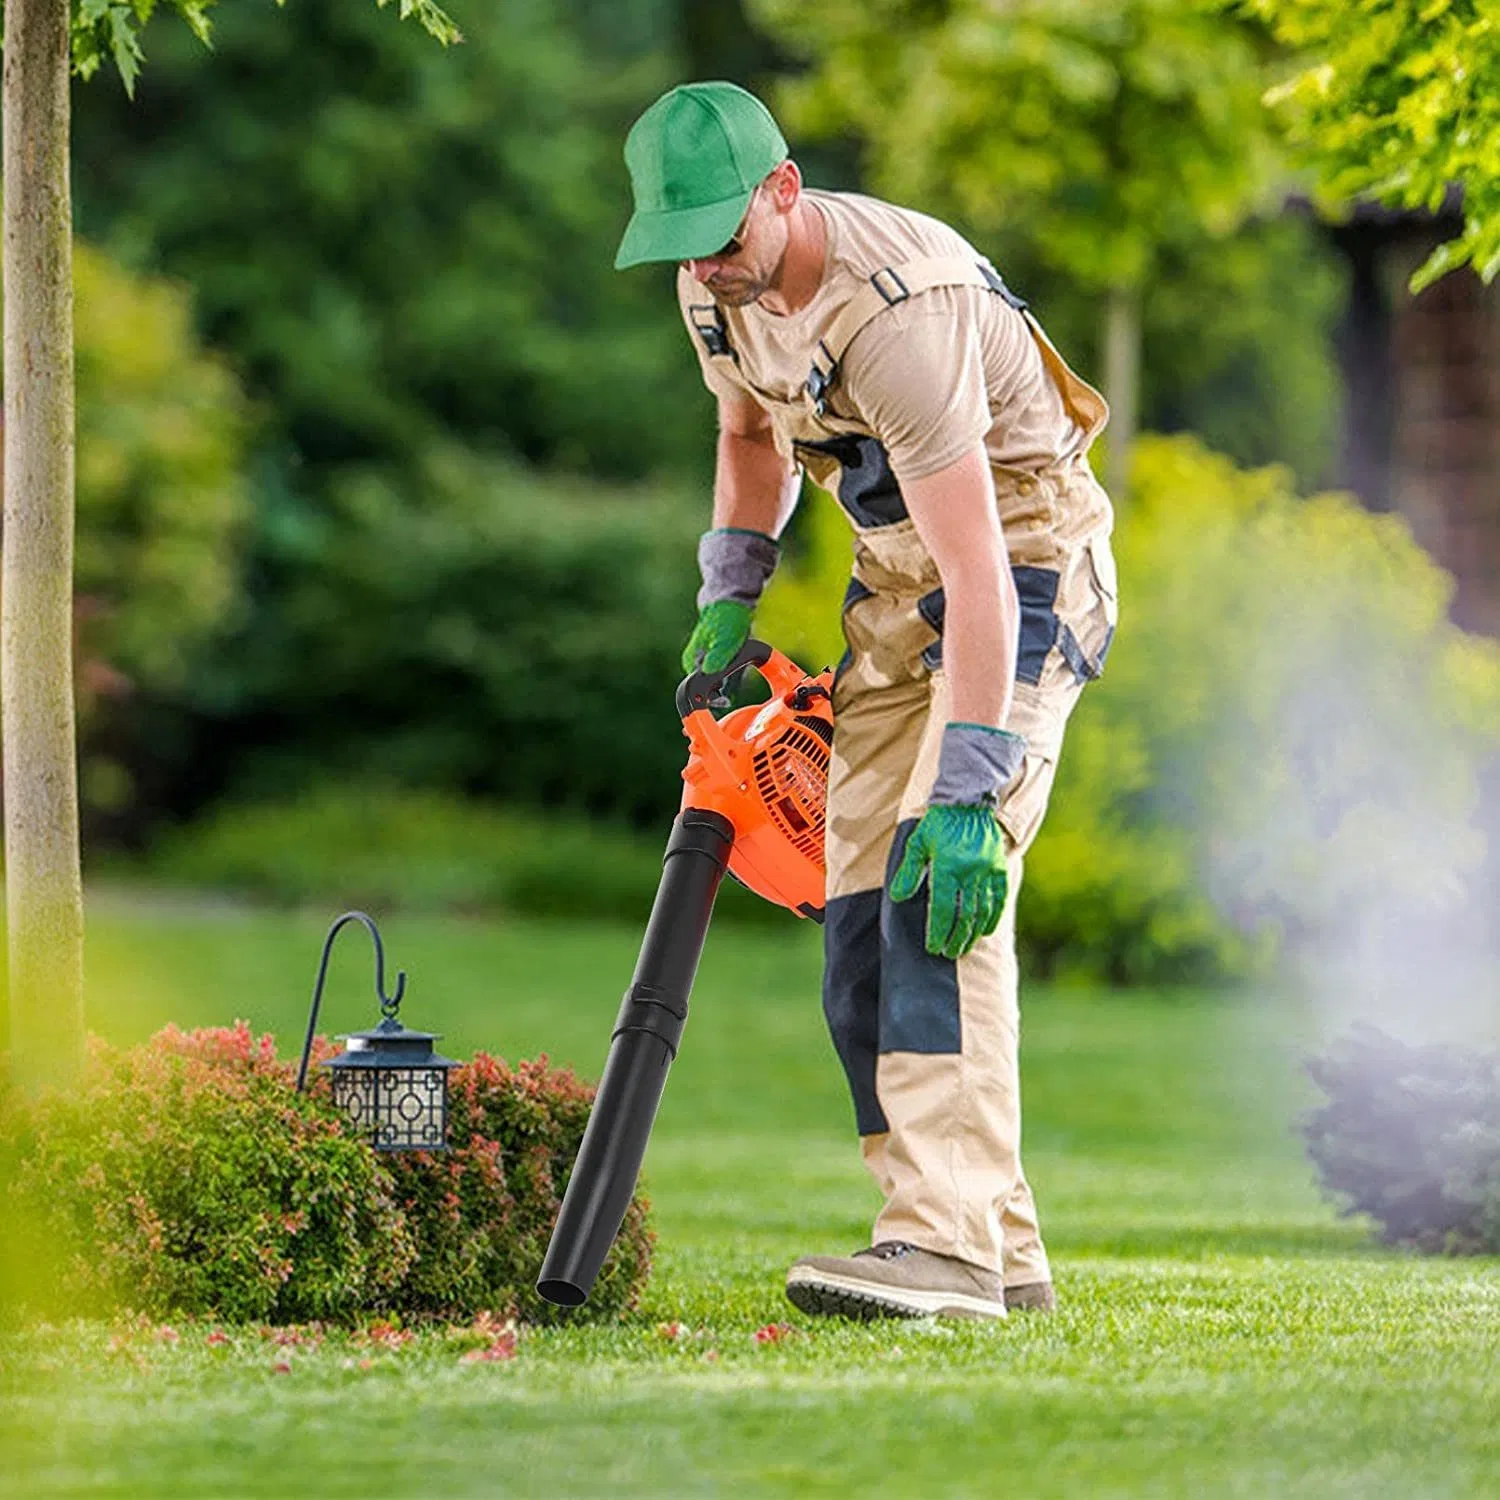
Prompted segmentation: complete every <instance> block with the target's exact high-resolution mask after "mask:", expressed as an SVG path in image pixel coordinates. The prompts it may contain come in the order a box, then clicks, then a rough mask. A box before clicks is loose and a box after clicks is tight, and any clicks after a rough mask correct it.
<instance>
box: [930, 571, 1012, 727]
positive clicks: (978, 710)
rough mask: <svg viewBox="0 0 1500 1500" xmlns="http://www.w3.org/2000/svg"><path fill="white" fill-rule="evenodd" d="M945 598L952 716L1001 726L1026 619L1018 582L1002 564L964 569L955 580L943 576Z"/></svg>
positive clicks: (945, 651)
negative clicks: (1022, 618) (1021, 631)
mask: <svg viewBox="0 0 1500 1500" xmlns="http://www.w3.org/2000/svg"><path fill="white" fill-rule="evenodd" d="M949 571H950V572H953V571H954V570H953V569H951V568H950V570H949ZM943 597H944V609H943V667H944V670H945V671H946V672H947V674H948V684H949V689H950V692H951V694H952V706H951V708H950V710H949V718H950V719H952V720H955V721H957V722H960V723H965V724H984V725H988V726H990V727H991V728H1001V727H1003V726H1004V724H1005V721H1006V720H1007V719H1008V718H1009V717H1010V704H1011V697H1012V695H1013V693H1014V691H1015V680H1016V648H1017V643H1018V639H1019V635H1020V615H1021V610H1020V604H1019V602H1018V600H1017V598H1016V586H1015V580H1014V579H1013V578H1012V577H1011V572H1010V569H1009V567H1006V566H1003V565H1002V566H1001V567H999V568H989V567H984V566H979V567H975V568H973V569H969V568H965V569H964V570H963V572H962V573H961V574H959V575H958V576H956V577H952V578H950V577H948V576H946V575H945V576H944V579H943Z"/></svg>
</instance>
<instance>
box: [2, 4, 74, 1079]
mask: <svg viewBox="0 0 1500 1500" xmlns="http://www.w3.org/2000/svg"><path fill="white" fill-rule="evenodd" d="M68 45H69V39H68V0H5V63H4V66H5V82H4V172H5V207H4V221H5V429H6V430H5V525H4V532H3V547H4V568H3V574H0V737H3V740H4V796H5V893H6V903H7V915H8V926H9V959H10V1028H11V1037H10V1040H11V1055H12V1061H13V1066H14V1072H15V1076H16V1078H17V1080H18V1081H19V1082H20V1083H21V1084H22V1085H23V1086H25V1087H28V1088H37V1087H40V1086H41V1085H43V1084H46V1083H55V1082H61V1081H65V1080H66V1079H67V1077H68V1076H69V1074H71V1073H72V1072H73V1071H74V1070H75V1069H76V1068H77V1066H78V1064H79V1062H80V1061H81V1059H82V1055H83V884H82V879H81V876H80V870H79V848H78V764H77V751H76V748H75V738H74V734H75V731H74V710H73V640H72V632H73V210H72V201H71V194H70V185H69V181H68V127H69V106H68V61H69V57H68Z"/></svg>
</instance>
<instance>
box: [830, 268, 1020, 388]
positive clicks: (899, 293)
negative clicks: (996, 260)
mask: <svg viewBox="0 0 1500 1500" xmlns="http://www.w3.org/2000/svg"><path fill="white" fill-rule="evenodd" d="M945 286H977V287H984V288H985V289H986V290H988V291H991V292H996V293H998V294H999V295H1000V296H1002V297H1004V298H1005V300H1006V301H1007V302H1008V303H1010V305H1011V306H1012V307H1014V308H1015V309H1016V310H1017V311H1018V312H1022V313H1024V312H1025V308H1026V304H1025V302H1024V301H1022V299H1021V298H1020V297H1018V296H1016V294H1015V293H1014V292H1013V291H1011V290H1010V288H1009V287H1008V286H1006V284H1005V282H1004V281H1003V280H1002V279H1001V277H1000V273H999V272H998V271H997V270H996V269H995V268H994V267H993V266H992V265H991V264H990V263H989V262H988V261H987V260H971V259H970V258H969V257H967V256H963V255H926V256H922V257H921V258H919V259H917V260H909V261H904V262H903V263H902V264H901V265H899V266H882V267H881V269H880V270H878V271H876V272H875V274H874V275H873V276H871V277H870V279H869V281H868V282H867V283H866V284H865V285H864V286H862V287H861V288H860V289H859V290H858V291H857V292H855V294H854V295H853V296H852V297H851V298H850V299H849V300H848V302H846V303H845V304H844V306H843V308H842V309H841V310H840V311H839V314H838V316H837V317H836V318H835V319H834V320H833V322H832V324H831V325H830V326H829V329H828V332H827V333H826V334H824V336H823V337H822V338H821V339H819V341H818V347H817V349H816V350H815V351H814V353H813V361H812V369H811V370H810V371H809V372H808V376H807V394H808V398H809V399H810V400H811V402H812V406H813V410H814V411H815V412H816V413H817V414H818V416H820V417H821V416H822V415H823V414H824V412H825V411H826V410H827V406H828V392H829V390H830V389H831V388H832V386H833V384H834V382H835V381H836V380H837V379H838V372H839V365H840V364H841V362H842V361H843V358H844V355H845V354H846V353H847V352H848V349H849V345H850V344H852V343H853V342H854V339H855V337H856V335H857V334H858V333H859V332H860V330H861V329H863V328H864V326H865V324H866V323H868V322H869V321H870V319H871V318H874V317H876V316H877V315H878V314H880V313H882V312H884V311H885V310H886V308H888V307H897V306H899V305H900V304H901V303H903V302H905V301H906V300H907V298H909V297H915V296H916V295H917V294H918V293H919V292H930V291H932V290H933V289H934V288H935V287H945ZM1028 321H1030V320H1029V319H1028Z"/></svg>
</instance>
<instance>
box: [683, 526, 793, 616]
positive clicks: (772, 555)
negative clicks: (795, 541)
mask: <svg viewBox="0 0 1500 1500" xmlns="http://www.w3.org/2000/svg"><path fill="white" fill-rule="evenodd" d="M780 557H781V548H780V547H778V546H777V545H776V542H775V540H774V539H773V538H771V537H768V536H767V535H766V534H765V533H764V532H762V531H742V530H740V528H739V527H737V526H725V527H722V528H721V529H720V530H718V531H707V532H705V533H704V534H703V536H702V537H701V538H700V540H699V542H698V570H699V572H701V573H702V574H703V587H702V588H701V589H699V590H698V608H699V609H703V608H704V607H705V606H706V605H709V604H717V603H718V602H719V600H721V599H733V600H734V601H735V603H736V604H744V605H747V606H748V607H749V608H751V609H754V608H755V606H756V605H757V604H758V603H759V602H760V595H761V590H762V589H764V588H765V586H766V580H767V579H769V578H770V576H771V574H772V573H774V572H775V571H776V563H777V561H778V559H779V558H780Z"/></svg>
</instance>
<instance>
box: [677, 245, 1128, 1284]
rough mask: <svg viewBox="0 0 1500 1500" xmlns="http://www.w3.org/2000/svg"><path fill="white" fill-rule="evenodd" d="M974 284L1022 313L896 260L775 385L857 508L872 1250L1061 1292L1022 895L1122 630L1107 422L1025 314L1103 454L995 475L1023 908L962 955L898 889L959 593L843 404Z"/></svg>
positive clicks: (832, 848)
mask: <svg viewBox="0 0 1500 1500" xmlns="http://www.w3.org/2000/svg"><path fill="white" fill-rule="evenodd" d="M969 285H973V286H987V287H988V288H989V289H990V290H991V291H993V292H995V293H996V295H1001V296H1005V297H1006V298H1007V300H1008V301H1010V302H1011V303H1012V305H1013V306H1020V304H1019V302H1018V300H1017V299H1015V298H1013V297H1012V296H1011V294H1010V293H1009V292H1008V291H1007V290H1006V289H1005V288H1004V285H1003V283H1002V282H1001V281H1000V278H999V277H998V276H997V275H996V274H995V272H994V271H993V269H992V268H990V267H989V266H988V265H987V264H985V263H983V262H975V261H972V260H966V259H961V258H952V257H930V258H927V259H922V260H915V261H912V262H909V263H907V264H903V265H900V266H896V267H888V268H885V269H884V270H882V271H880V272H877V273H876V275H875V276H873V277H872V278H871V280H870V284H869V285H868V286H865V287H864V288H863V289H862V290H860V291H859V292H856V293H855V294H854V296H853V297H851V299H850V301H849V302H848V303H847V304H846V306H845V307H844V309H843V310H842V311H841V312H840V313H839V314H838V316H837V317H836V318H835V319H834V321H833V323H832V324H831V325H830V327H829V330H828V332H827V334H826V335H825V337H824V338H823V340H822V341H821V343H820V344H819V347H818V353H817V358H816V360H815V362H814V366H813V370H812V372H811V375H810V378H809V382H808V388H807V390H806V391H805V392H804V393H803V397H802V399H801V400H800V401H798V402H785V401H776V400H775V398H774V397H772V396H771V395H769V394H768V393H766V392H760V391H757V393H756V394H757V396H758V398H759V399H761V400H762V401H763V403H764V404H765V405H766V408H767V410H768V411H769V413H770V415H771V419H772V422H773V425H774V427H775V429H776V432H777V439H778V443H779V444H780V445H781V446H782V447H783V449H784V451H789V452H791V453H793V454H794V455H795V457H796V458H797V459H798V460H799V461H800V462H801V463H802V464H803V465H804V467H805V468H806V469H807V471H808V472H809V473H810V474H811V476H812V477H813V478H814V479H815V480H816V481H817V482H818V483H819V484H820V485H822V486H823V487H824V488H825V489H827V490H829V491H830V492H831V493H833V494H834V495H835V496H837V497H838V499H839V501H840V504H841V505H842V507H843V509H844V510H845V512H846V513H847V514H848V515H849V517H850V520H851V521H852V523H853V525H854V528H855V542H854V576H853V578H852V579H851V580H850V584H849V591H848V594H847V595H846V597H845V601H844V616H843V623H844V635H845V639H846V640H847V642H848V647H849V649H848V651H847V653H846V654H845V657H844V660H843V661H842V663H841V664H840V666H839V671H838V674H837V679H836V684H835V689H834V710H835V728H834V739H833V760H832V766H831V770H830V777H829V787H828V833H827V863H828V887H827V890H828V909H827V915H826V922H825V929H824V931H825V946H826V964H825V973H824V996H823V1004H824V1012H825V1014H826V1016H827V1020H828V1025H829V1029H830V1031H831V1033H832V1036H833V1041H834V1045H835V1047H836V1048H837V1050H838V1053H839V1056H840V1058H841V1060H842V1062H843V1064H844V1069H845V1072H846V1074H847V1076H848V1080H849V1086H850V1090H851V1092H852V1094H853V1097H854V1108H855V1116H856V1122H857V1125H858V1129H859V1133H860V1137H861V1147H862V1150H863V1154H864V1159H865V1162H866V1164H867V1165H868V1167H869V1168H870V1171H871V1172H872V1173H873V1175H874V1177H875V1180H876V1182H877V1183H878V1184H879V1186H880V1190H881V1192H882V1193H883V1194H884V1197H885V1205H884V1207H883V1208H882V1210H881V1212H880V1214H879V1216H878V1218H877V1219H876V1222H875V1228H874V1235H873V1240H874V1242H877V1243H878V1242H879V1241H882V1240H906V1241H908V1242H910V1243H912V1244H915V1245H919V1246H921V1247H922V1248H924V1249H927V1250H932V1251H935V1252H937V1253H939V1254H942V1255H952V1256H958V1257H959V1258H961V1259H963V1260H966V1261H970V1262H972V1263H974V1264H976V1265H980V1266H984V1267H987V1268H990V1269H994V1270H1000V1271H1002V1272H1003V1276H1004V1280H1005V1283H1006V1284H1007V1285H1008V1286H1021V1285H1025V1284H1027V1283H1031V1282H1037V1281H1045V1280H1047V1279H1049V1271H1048V1266H1047V1257H1046V1251H1045V1250H1044V1249H1043V1246H1042V1241H1041V1235H1040V1233H1039V1231H1038V1228H1037V1217H1036V1209H1035V1205H1034V1203H1033V1201H1032V1195H1031V1190H1030V1188H1029V1187H1028V1186H1027V1183H1026V1179H1025V1176H1024V1175H1023V1173H1022V1170H1021V1158H1020V1133H1021V1129H1020V1093H1019V1083H1018V1072H1017V1041H1018V1028H1019V1012H1018V1005H1017V970H1016V955H1015V909H1016V901H1015V897H1016V893H1017V892H1018V891H1019V889H1020V884H1021V871H1022V859H1023V856H1024V854H1025V851H1026V849H1027V848H1028V847H1029V846H1030V844H1031V841H1032V839H1033V838H1034V837H1035V836H1036V832H1037V829H1038V828H1039V827H1040V825H1041V822H1042V816H1043V814H1044V812H1045V811H1046V806H1047V798H1048V795H1049V793H1050V791H1051V788H1052V780H1053V774H1054V770H1055V767H1056V764H1057V758H1058V753H1059V751H1060V749H1061V745H1062V737H1063V728H1064V725H1065V723H1066V721H1067V717H1068V714H1069V712H1070V711H1071V709H1072V707H1073V704H1074V703H1075V702H1076V700H1077V697H1078V694H1079V692H1080V690H1081V688H1082V685H1083V683H1084V682H1085V681H1087V680H1088V679H1090V678H1092V677H1095V676H1097V675H1098V673H1099V669H1100V667H1101V666H1102V663H1103V659H1104V654H1105V652H1106V651H1107V649H1108V646H1109V640H1110V637H1111V634H1112V632H1113V628H1114V622H1115V581H1114V564H1113V560H1112V558H1111V555H1110V551H1109V531H1110V525H1111V510H1110V505H1109V500H1108V498H1107V497H1106V495H1105V494H1104V491H1103V490H1102V488H1101V487H1100V486H1099V484H1098V483H1097V482H1096V481H1095V479H1094V477H1093V474H1092V472H1091V471H1090V469H1089V467H1088V465H1087V462H1086V461H1085V459H1084V457H1083V454H1084V453H1085V452H1086V451H1087V447H1088V442H1089V441H1090V440H1092V438H1093V437H1094V436H1095V435H1096V434H1097V433H1098V432H1099V430H1100V429H1101V428H1102V427H1103V425H1104V422H1105V420H1106V417H1107V410H1106V408H1105V405H1104V402H1103V400H1102V398H1101V397H1100V396H1099V395H1098V393H1097V392H1096V391H1094V390H1093V389H1092V388H1091V387H1090V386H1088V385H1087V384H1085V383H1084V382H1083V381H1082V380H1080V379H1079V378H1078V377H1077V376H1076V375H1074V374H1073V372H1072V371H1071V370H1069V369H1068V367H1067V365H1066V364H1065V363H1064V362H1063V360H1062V358H1061V357H1060V356H1059V355H1058V353H1057V352H1056V350H1055V349H1053V347H1052V345H1051V344H1050V342H1049V341H1048V340H1047V338H1046V336H1045V334H1043V332H1042V330H1041V328H1040V327H1039V326H1038V325H1037V323H1036V322H1035V320H1034V319H1032V318H1031V317H1030V315H1029V314H1028V315H1026V320H1027V324H1028V327H1029V328H1030V330H1031V334H1032V337H1033V339H1034V340H1035V341H1036V343H1037V345H1038V348H1039V350H1040V352H1041V355H1042V358H1043V361H1044V363H1045V365H1046V368H1047V370H1048V372H1049V373H1050V375H1051V377H1052V379H1053V381H1054V382H1055V383H1056V385H1057V387H1058V390H1059V392H1060V393H1061V395H1062V397H1063V401H1064V404H1065V406H1066V407H1067V409H1068V412H1069V415H1070V416H1071V417H1072V418H1073V420H1074V422H1076V424H1077V425H1078V427H1079V428H1081V429H1082V430H1083V433H1084V441H1083V442H1082V443H1081V445H1080V446H1079V449H1078V455H1077V456H1076V457H1073V458H1070V459H1069V460H1067V461H1065V462H1063V463H1061V464H1059V465H1057V466H1055V467H1053V468H1049V469H1042V470H1040V471H1023V470H1016V469H1009V468H1006V467H1003V466H999V465H992V472H993V475H994V484H995V495H996V500H997V503H998V508H999V514H1000V520H1001V523H1002V526H1003V529H1004V535H1005V540H1006V547H1007V551H1008V553H1009V558H1010V562H1011V566H1012V572H1013V575H1014V577H1015V581H1016V589H1017V593H1018V595H1019V598H1020V604H1021V629H1020V647H1019V652H1018V660H1017V663H1016V683H1015V696H1014V701H1013V705H1012V709H1011V714H1010V718H1009V720H1008V721H1007V727H1008V728H1010V729H1012V730H1014V731H1015V732H1017V733H1019V734H1022V735H1024V736H1025V737H1026V741H1027V746H1028V749H1027V755H1026V760H1025V764H1024V766H1023V768H1022V770H1021V772H1020V774H1019V775H1018V776H1017V777H1016V778H1015V779H1014V780H1013V781H1012V782H1011V783H1010V784H1009V786H1007V787H1006V788H1005V789H1004V791H1003V792H1002V794H1001V799H1000V802H999V806H998V807H997V815H998V817H999V820H1000V822H1001V824H1002V826H1003V828H1004V830H1005V834H1006V843H1007V848H1008V852H1009V865H1010V891H1011V898H1010V900H1009V901H1008V902H1007V904H1006V909H1005V914H1004V917H1003V919H1002V921H1001V923H1000V926H999V928H998V929H997V931H996V932H995V933H994V934H993V935H992V936H990V937H987V938H982V939H980V941H979V942H978V943H976V944H975V946H974V948H973V949H972V950H971V951H970V952H969V953H968V954H966V955H965V956H964V957H963V958H961V959H959V960H958V961H957V962H956V963H955V962H954V961H952V960H950V959H946V958H940V957H935V956H933V955H932V954H929V953H928V952H927V951H926V947H925V942H924V933H925V927H926V915H927V914H926V899H927V892H926V887H925V886H924V888H923V890H922V891H921V892H920V893H919V894H918V896H916V897H915V898H913V899H912V900H910V901H907V902H902V903H899V904H898V903H894V902H892V901H890V900H889V899H888V898H887V897H886V896H885V888H886V885H887V882H888V879H889V876H890V873H891V872H892V871H893V870H894V869H895V866H896V864H897V863H898V862H899V860H900V857H901V854H902V851H903V849H904V848H905V844H906V840H907V838H908V837H909V835H910V832H911V829H912V827H913V826H914V825H915V823H916V821H917V819H918V818H919V817H920V816H921V813H922V811H923V809H924V808H925V807H926V804H927V797H928V795H929V793H930V791H931V788H932V783H933V781H934V779H935V777H936V774H937V760H938V750H939V747H940V744H941V740H942V732H943V727H944V725H945V724H946V723H947V721H948V719H949V717H950V715H949V712H948V696H949V694H948V680H947V676H946V674H945V673H944V671H943V669H942V621H943V594H942V580H941V579H940V577H939V575H938V571H937V566H936V564H935V563H934V562H933V560H932V558H931V557H930V555H929V554H928V552H927V549H926V547H925V546H924V545H923V543H922V541H921V539H920V537H919V536H918V535H917V531H916V527H915V526H914V524H913V523H912V521H911V520H910V519H909V518H907V515H906V509H905V505H904V503H903V502H902V500H901V496H900V490H899V487H898V485H897V483H896V480H895V478H894V476H893V475H892V474H891V473H890V470H889V467H888V465H887V464H886V462H885V453H884V449H883V448H882V447H881V445H880V444H879V442H878V441H876V439H875V438H874V436H873V435H872V434H871V433H870V431H869V430H868V428H866V427H864V426H862V425H861V424H860V423H858V422H856V421H854V420H851V419H846V418H842V417H840V416H839V415H838V413H837V410H836V405H837V374H838V365H839V362H840V360H841V359H842V358H843V355H844V353H845V351H846V350H847V349H848V347H849V344H850V342H851V341H852V340H853V338H854V337H855V335H856V334H857V333H858V332H859V330H860V329H861V328H863V327H864V326H865V325H866V324H867V323H868V322H869V320H870V319H871V318H874V317H878V316H879V315H880V313H881V312H882V311H883V310H884V309H885V308H886V307H887V306H891V305H894V304H895V303H897V302H900V301H904V300H905V298H906V297H907V296H915V295H917V294H918V293H920V292H922V291H925V290H929V289H931V288H934V287H940V286H969ZM690 311H691V318H692V321H693V323H694V326H695V327H696V328H697V329H698V332H699V334H700V335H701V336H702V337H703V339H704V341H705V343H706V344H707V345H708V347H709V351H710V354H712V355H716V356H717V357H718V358H723V359H733V357H734V356H733V351H732V350H731V349H730V348H729V347H728V343H727V339H726V338H725V337H724V328H723V324H722V320H719V321H717V323H715V321H714V319H715V314H716V313H717V309H716V308H714V307H713V305H712V304H707V305H704V306H701V307H696V308H693V309H691V310H690ZM716 343H717V345H718V346H721V347H716ZM740 378H741V380H743V375H741V376H740Z"/></svg>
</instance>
